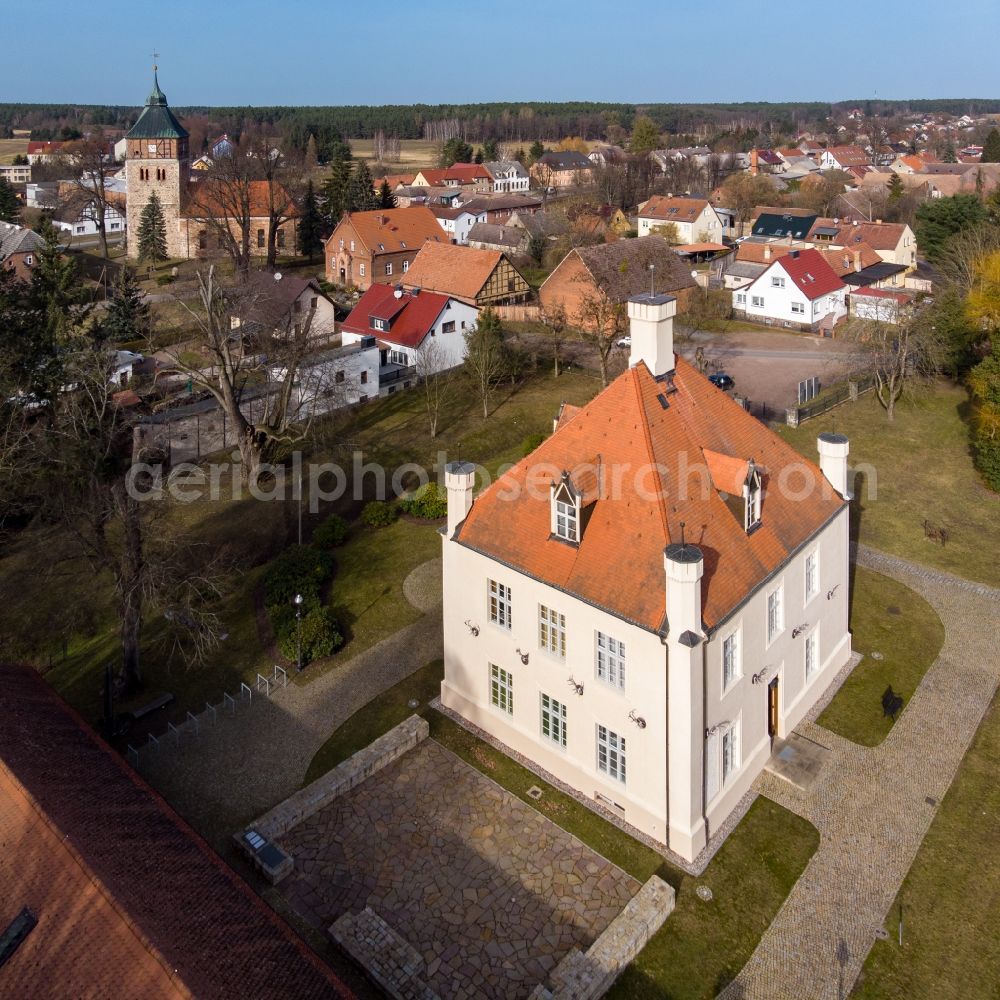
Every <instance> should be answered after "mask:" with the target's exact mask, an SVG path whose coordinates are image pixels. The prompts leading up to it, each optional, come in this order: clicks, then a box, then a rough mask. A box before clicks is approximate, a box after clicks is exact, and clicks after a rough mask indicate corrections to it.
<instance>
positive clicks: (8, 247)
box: [0, 222, 45, 281]
mask: <svg viewBox="0 0 1000 1000" xmlns="http://www.w3.org/2000/svg"><path fill="white" fill-rule="evenodd" d="M43 246H45V241H44V240H43V239H42V238H41V236H39V235H38V233H36V232H35V231H34V230H32V229H28V228H27V227H26V226H17V225H15V224H14V223H13V222H0V267H2V268H4V269H5V270H7V271H13V272H14V273H15V274H16V275H17V276H18V277H19V278H20V279H21V280H22V281H31V273H32V268H34V266H35V263H36V261H37V260H38V251H39V250H41V249H42V247H43Z"/></svg>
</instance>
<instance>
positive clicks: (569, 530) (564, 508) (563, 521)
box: [555, 500, 580, 542]
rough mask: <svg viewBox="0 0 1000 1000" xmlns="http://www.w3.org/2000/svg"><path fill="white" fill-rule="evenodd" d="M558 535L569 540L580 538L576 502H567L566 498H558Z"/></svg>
mask: <svg viewBox="0 0 1000 1000" xmlns="http://www.w3.org/2000/svg"><path fill="white" fill-rule="evenodd" d="M555 503H556V523H555V528H556V531H555V533H556V535H557V536H558V537H559V538H565V539H566V541H568V542H577V541H579V540H580V532H579V521H578V519H577V513H576V504H575V503H567V502H566V501H565V500H556V502H555Z"/></svg>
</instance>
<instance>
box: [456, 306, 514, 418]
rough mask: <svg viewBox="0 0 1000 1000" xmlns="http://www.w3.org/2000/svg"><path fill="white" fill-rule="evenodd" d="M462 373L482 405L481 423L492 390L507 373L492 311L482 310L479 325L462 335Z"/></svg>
mask: <svg viewBox="0 0 1000 1000" xmlns="http://www.w3.org/2000/svg"><path fill="white" fill-rule="evenodd" d="M465 371H466V374H467V375H468V376H469V379H470V380H471V382H472V384H473V386H474V387H475V390H476V394H477V395H478V396H479V398H480V400H481V401H482V404H483V419H484V420H485V419H486V417H488V416H489V415H490V398H491V397H492V395H493V392H494V390H495V389H496V387H497V386H498V385H499V384H500V381H501V380H502V379H503V378H504V376H505V375H507V374H508V372H509V371H510V363H509V358H508V352H507V345H506V344H505V343H504V339H503V327H502V326H501V324H500V318H499V317H498V316H497V314H496V313H495V312H494V311H493V310H492V309H484V310H483V311H482V312H481V313H480V314H479V322H478V323H476V325H475V326H474V327H473V328H472V329H471V330H469V331H468V333H466V335H465Z"/></svg>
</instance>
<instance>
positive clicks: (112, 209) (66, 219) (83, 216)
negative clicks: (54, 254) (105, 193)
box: [52, 192, 125, 237]
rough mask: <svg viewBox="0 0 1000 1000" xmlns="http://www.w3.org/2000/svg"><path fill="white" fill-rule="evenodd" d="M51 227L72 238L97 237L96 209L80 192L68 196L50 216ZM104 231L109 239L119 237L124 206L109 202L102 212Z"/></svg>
mask: <svg viewBox="0 0 1000 1000" xmlns="http://www.w3.org/2000/svg"><path fill="white" fill-rule="evenodd" d="M52 225H54V226H55V227H56V229H60V230H62V231H63V232H67V233H72V234H73V236H74V237H86V236H96V235H97V231H98V230H97V208H96V206H95V205H94V204H93V203H92V202H90V201H88V200H87V197H86V196H85V195H83V194H82V192H76V193H74V194H73V195H72V196H70V197H69V198H68V199H67V201H66V202H65V204H63V205H62V206H61V207H60V208H58V209H57V210H56V212H55V214H54V215H53V216H52ZM104 231H105V232H106V233H107V235H108V236H109V237H113V236H121V235H122V233H124V231H125V206H124V205H121V207H119V206H118V205H116V204H114V203H113V202H111V201H110V200H109V203H108V205H107V206H106V208H105V211H104Z"/></svg>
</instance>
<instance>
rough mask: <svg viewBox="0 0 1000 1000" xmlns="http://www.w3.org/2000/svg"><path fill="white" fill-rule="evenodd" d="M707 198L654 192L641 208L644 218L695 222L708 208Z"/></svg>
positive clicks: (641, 214) (640, 212) (640, 214)
mask: <svg viewBox="0 0 1000 1000" xmlns="http://www.w3.org/2000/svg"><path fill="white" fill-rule="evenodd" d="M710 207H711V205H710V204H709V202H708V200H707V199H705V198H665V197H664V196H663V195H659V194H654V195H653V197H652V198H650V199H649V201H647V202H646V204H645V205H643V206H642V208H641V209H640V210H639V216H640V218H643V219H662V220H663V221H664V222H694V221H695V220H696V219H697V218H698V216H699V215H701V213H702V212H704V211H705V209H706V208H710Z"/></svg>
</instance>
